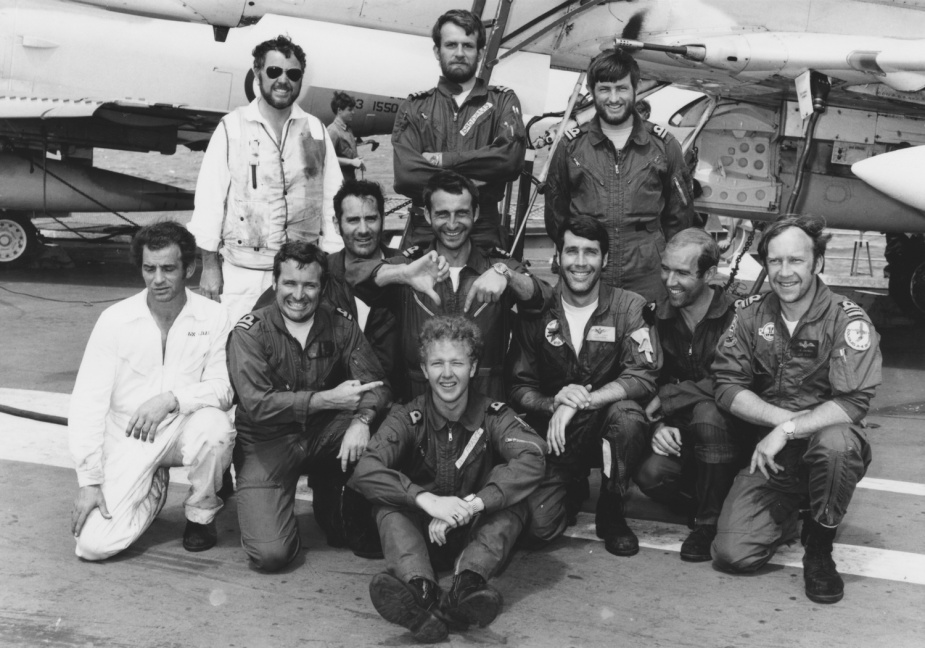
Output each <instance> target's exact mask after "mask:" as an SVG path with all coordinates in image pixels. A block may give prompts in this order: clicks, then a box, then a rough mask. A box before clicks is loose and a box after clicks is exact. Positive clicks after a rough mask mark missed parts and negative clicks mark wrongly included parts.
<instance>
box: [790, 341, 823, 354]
mask: <svg viewBox="0 0 925 648" xmlns="http://www.w3.org/2000/svg"><path fill="white" fill-rule="evenodd" d="M790 350H791V352H792V353H793V356H794V357H795V358H818V357H819V340H793V341H792V342H791V343H790Z"/></svg>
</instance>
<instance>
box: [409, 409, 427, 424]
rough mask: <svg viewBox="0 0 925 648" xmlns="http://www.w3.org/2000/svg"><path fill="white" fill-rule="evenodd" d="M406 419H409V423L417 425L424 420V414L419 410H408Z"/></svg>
mask: <svg viewBox="0 0 925 648" xmlns="http://www.w3.org/2000/svg"><path fill="white" fill-rule="evenodd" d="M408 419H409V420H410V421H411V425H417V424H418V423H420V422H421V421H423V420H424V414H423V413H422V412H421V410H411V411H409V412H408Z"/></svg>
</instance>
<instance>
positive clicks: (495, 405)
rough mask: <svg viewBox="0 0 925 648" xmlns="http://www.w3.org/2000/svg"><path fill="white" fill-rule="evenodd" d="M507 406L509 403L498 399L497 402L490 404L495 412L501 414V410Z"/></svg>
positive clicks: (490, 408) (489, 407) (490, 407)
mask: <svg viewBox="0 0 925 648" xmlns="http://www.w3.org/2000/svg"><path fill="white" fill-rule="evenodd" d="M505 407H507V404H506V403H502V402H501V401H497V402H495V403H492V404H491V405H489V406H488V409H489V410H491V411H492V412H494V413H495V414H499V413H500V412H501V410H503V409H504V408H505Z"/></svg>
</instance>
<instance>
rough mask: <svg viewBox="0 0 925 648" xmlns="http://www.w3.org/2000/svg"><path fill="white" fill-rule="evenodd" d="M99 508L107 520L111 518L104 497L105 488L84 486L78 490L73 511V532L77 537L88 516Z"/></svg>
mask: <svg viewBox="0 0 925 648" xmlns="http://www.w3.org/2000/svg"><path fill="white" fill-rule="evenodd" d="M95 508H98V509H99V510H100V515H102V516H103V517H104V518H106V519H107V520H111V519H112V516H111V515H110V514H109V509H107V508H106V498H105V497H103V489H102V488H101V487H100V486H98V485H95V486H82V487H81V489H80V490H79V491H78V492H77V498H76V499H75V500H74V509H73V511H71V533H72V534H73V535H74V537H75V538H76V537H77V536H79V535H80V532H81V531H82V530H83V528H84V523H85V522H86V521H87V516H88V515H90V514H91V513H92V512H93V509H95Z"/></svg>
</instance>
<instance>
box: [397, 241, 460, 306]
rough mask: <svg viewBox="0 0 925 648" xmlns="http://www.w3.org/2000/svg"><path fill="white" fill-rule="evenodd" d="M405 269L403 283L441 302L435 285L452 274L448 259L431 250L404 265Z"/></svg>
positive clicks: (436, 301) (436, 302)
mask: <svg viewBox="0 0 925 648" xmlns="http://www.w3.org/2000/svg"><path fill="white" fill-rule="evenodd" d="M403 271H404V276H403V283H405V284H407V285H408V286H411V287H412V288H414V289H415V290H417V291H418V292H422V293H424V294H425V295H427V296H428V297H430V298H431V299H432V300H434V303H435V304H438V305H439V304H440V295H438V294H437V293H436V292H435V291H434V286H435V285H437V284H438V283H440V282H441V281H445V280H446V279H447V277H449V276H450V266H449V264H448V263H447V262H446V259H444V258H443V257H442V256H440V255H438V254H437V252H436V251H435V250H431V251H430V252H428V253H427V254H425V255H424V256H422V257H421V258H420V259H418V260H416V261H415V262H414V263H409V264H408V265H406V266H403Z"/></svg>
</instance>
